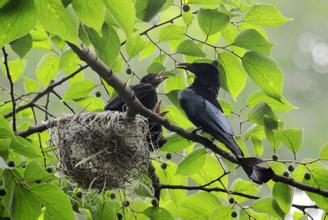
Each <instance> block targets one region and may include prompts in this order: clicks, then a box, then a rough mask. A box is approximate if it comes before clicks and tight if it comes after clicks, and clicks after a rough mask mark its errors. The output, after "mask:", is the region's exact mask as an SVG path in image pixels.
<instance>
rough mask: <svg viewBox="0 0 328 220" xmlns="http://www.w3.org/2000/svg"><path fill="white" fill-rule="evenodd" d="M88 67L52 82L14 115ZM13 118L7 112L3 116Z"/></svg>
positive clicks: (85, 66) (10, 113) (11, 113)
mask: <svg viewBox="0 0 328 220" xmlns="http://www.w3.org/2000/svg"><path fill="white" fill-rule="evenodd" d="M87 67H88V65H84V66H81V67H80V68H79V69H77V70H76V71H75V72H73V73H72V74H70V75H68V76H66V77H64V78H63V79H61V80H59V81H58V82H54V83H52V84H51V85H49V86H48V87H47V88H46V89H44V90H43V91H42V92H39V93H38V94H37V95H36V96H35V97H34V98H33V99H32V100H31V101H30V102H29V103H27V104H25V105H22V106H20V107H18V108H17V109H16V113H18V112H20V111H23V110H25V109H27V108H30V107H32V106H33V104H34V103H35V102H37V101H38V100H39V99H40V98H42V97H43V96H45V95H47V94H48V93H50V92H51V91H52V90H53V89H54V88H55V87H57V86H59V85H61V84H62V83H64V82H66V81H67V80H69V79H71V78H73V77H74V76H75V75H77V74H78V73H80V72H81V71H82V70H84V69H86V68H87ZM11 116H13V112H9V113H7V114H5V115H4V117H5V118H9V117H11Z"/></svg>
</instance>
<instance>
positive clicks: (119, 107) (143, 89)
mask: <svg viewBox="0 0 328 220" xmlns="http://www.w3.org/2000/svg"><path fill="white" fill-rule="evenodd" d="M130 88H131V89H132V90H133V91H134V94H135V96H136V97H137V98H138V99H139V100H140V101H141V100H142V99H144V98H145V97H146V96H147V94H148V92H152V90H154V88H153V86H152V85H151V84H149V83H138V84H136V85H132V86H130ZM124 105H125V102H124V101H123V99H122V98H121V97H119V96H116V97H115V98H113V99H111V100H109V101H108V103H107V105H106V106H105V110H111V111H123V110H124Z"/></svg>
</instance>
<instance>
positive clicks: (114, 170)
mask: <svg viewBox="0 0 328 220" xmlns="http://www.w3.org/2000/svg"><path fill="white" fill-rule="evenodd" d="M48 126H49V127H50V128H51V130H50V131H51V139H52V141H53V143H54V144H55V145H56V146H57V147H58V149H59V156H60V170H61V171H62V172H63V173H64V174H65V175H66V176H68V177H70V178H71V179H72V180H74V181H75V182H76V183H77V184H78V185H79V186H80V187H82V188H85V189H87V188H95V189H99V190H103V189H113V188H125V187H127V186H129V185H130V184H131V182H132V181H133V180H135V179H138V178H140V177H141V176H143V175H144V174H145V173H146V172H147V167H148V164H149V162H150V156H149V150H148V143H147V135H148V133H149V129H148V123H147V119H145V118H144V117H142V116H140V115H137V116H136V117H135V119H133V120H128V119H126V117H125V114H124V113H120V112H111V111H106V112H101V113H94V112H93V113H80V114H76V115H67V116H65V117H64V118H62V119H60V120H55V121H52V122H50V123H48Z"/></svg>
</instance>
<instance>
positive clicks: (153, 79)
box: [140, 73, 168, 88]
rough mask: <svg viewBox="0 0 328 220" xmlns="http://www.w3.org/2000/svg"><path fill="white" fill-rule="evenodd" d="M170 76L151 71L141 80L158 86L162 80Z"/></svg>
mask: <svg viewBox="0 0 328 220" xmlns="http://www.w3.org/2000/svg"><path fill="white" fill-rule="evenodd" d="M167 78H168V77H167V76H163V75H161V74H160V73H158V74H155V73H149V74H147V75H145V76H144V77H142V78H141V80H140V82H141V83H150V84H152V85H153V87H155V88H157V87H158V86H159V84H161V82H163V81H164V80H166V79H167Z"/></svg>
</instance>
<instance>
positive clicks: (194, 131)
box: [191, 127, 202, 135]
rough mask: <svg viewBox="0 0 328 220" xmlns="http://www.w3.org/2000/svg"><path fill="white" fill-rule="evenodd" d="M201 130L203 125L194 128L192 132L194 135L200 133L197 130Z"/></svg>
mask: <svg viewBox="0 0 328 220" xmlns="http://www.w3.org/2000/svg"><path fill="white" fill-rule="evenodd" d="M200 130H202V128H201V127H198V128H195V129H194V130H192V132H191V134H192V135H198V134H197V132H198V131H200Z"/></svg>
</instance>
